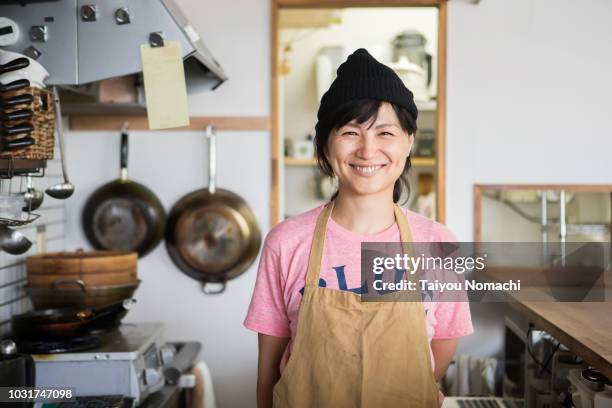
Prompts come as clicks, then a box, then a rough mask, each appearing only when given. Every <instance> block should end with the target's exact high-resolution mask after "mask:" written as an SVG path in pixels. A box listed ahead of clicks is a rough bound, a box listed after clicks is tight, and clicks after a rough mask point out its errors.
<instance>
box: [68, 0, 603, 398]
mask: <svg viewBox="0 0 612 408" xmlns="http://www.w3.org/2000/svg"><path fill="white" fill-rule="evenodd" d="M180 3H181V4H183V5H184V7H185V9H186V11H187V13H188V14H189V15H190V17H191V19H192V20H193V24H194V26H196V27H197V29H198V30H200V32H201V33H202V35H203V37H204V38H205V41H206V42H207V45H208V46H209V48H210V49H211V50H212V52H213V53H214V55H215V57H216V58H217V59H218V60H219V61H221V63H222V64H223V66H224V67H225V69H226V71H227V73H228V76H229V77H230V80H229V81H228V82H227V83H226V84H224V85H223V86H222V87H220V88H219V89H218V90H217V91H215V92H214V93H210V94H205V95H199V96H195V97H193V98H192V99H191V104H190V108H191V110H192V113H193V114H202V115H204V114H211V115H267V114H268V113H269V87H270V80H269V70H270V67H269V55H270V48H269V18H270V16H269V2H268V1H265V0H257V1H253V0H228V1H226V2H223V5H222V6H221V5H220V3H218V2H213V1H212V0H205V1H196V0H182V1H180ZM448 7H449V38H448V136H447V137H448V139H447V140H448V141H447V143H448V154H447V221H448V225H449V226H450V228H451V229H452V230H453V231H454V232H455V233H456V234H457V236H458V237H459V239H460V240H470V239H471V238H472V186H473V184H474V183H485V182H486V183H516V182H525V183H537V182H556V183H562V182H572V183H586V182H591V183H595V182H599V183H610V182H612V172H611V171H610V167H609V164H608V163H609V161H608V160H607V159H608V156H609V152H610V149H611V147H612V142H610V141H609V138H608V137H607V136H608V135H607V134H606V132H607V131H608V129H610V128H611V125H612V117H610V115H609V113H608V111H609V109H610V107H611V104H610V102H609V99H608V94H609V91H610V90H612V80H611V79H610V78H611V77H610V76H609V74H608V73H609V72H612V55H610V53H608V52H606V50H608V48H609V41H610V39H612V26H610V25H609V24H608V21H607V20H608V16H610V15H611V14H612V3H610V2H608V1H607V0H588V1H587V0H585V1H581V2H577V1H571V0H562V1H559V0H512V1H508V0H483V1H482V2H481V3H480V4H479V5H478V6H475V5H473V4H471V2H467V1H462V0H451V1H450V2H449V5H448ZM131 142H132V149H131V151H132V154H131V163H132V166H131V175H132V176H133V177H134V178H135V179H137V180H139V181H141V182H144V183H146V184H147V185H149V186H151V187H152V188H153V189H154V190H155V191H156V193H157V194H158V195H159V196H160V198H161V200H162V202H163V203H164V205H165V206H166V207H167V208H169V206H170V205H171V204H172V203H173V202H175V201H176V200H177V199H178V198H179V197H180V196H181V195H182V194H184V193H186V192H188V191H191V190H193V189H195V188H198V187H200V186H201V185H202V184H203V183H204V180H205V177H204V174H205V173H204V169H203V167H204V160H203V157H202V156H203V154H204V141H203V140H202V139H201V135H200V134H199V133H197V132H190V133H185V132H172V131H165V132H134V134H133V136H132V139H131ZM218 145H219V166H220V168H219V171H218V173H219V184H220V185H221V186H223V187H226V188H229V189H232V190H234V191H236V192H238V193H239V194H241V195H243V196H244V197H245V198H246V200H247V201H248V202H249V203H250V204H251V206H252V207H253V209H254V211H255V213H256V215H257V217H258V219H259V220H260V222H261V225H262V227H263V229H264V231H266V230H267V229H268V223H269V219H268V214H269V204H270V203H269V189H270V184H269V180H270V177H269V168H270V166H269V163H270V161H269V135H268V134H267V133H265V132H240V133H238V132H221V133H220V137H219V143H218ZM92 153H93V154H92ZM68 156H69V160H70V161H69V164H70V166H71V171H72V175H73V177H74V181H75V184H76V185H77V188H78V190H77V194H76V197H74V198H73V199H71V200H68V202H67V214H68V216H67V246H68V247H69V248H75V247H79V246H86V243H85V241H84V240H83V237H82V234H81V229H80V210H81V207H82V204H83V200H85V199H86V197H87V195H88V194H89V193H90V192H91V191H92V190H93V189H94V188H96V187H97V186H98V185H99V184H100V183H102V182H103V181H107V180H110V179H112V178H114V177H116V169H115V168H116V166H117V165H118V158H117V156H118V136H117V135H116V134H115V133H107V132H72V133H70V134H69V136H68ZM139 268H140V276H141V278H142V279H143V284H142V287H141V288H140V289H139V291H138V292H137V295H138V300H139V303H138V305H137V306H136V308H135V309H134V311H133V312H130V315H129V316H128V319H127V320H128V321H134V322H135V321H144V320H161V321H164V322H165V323H166V327H167V329H166V334H167V337H168V338H173V339H181V338H183V339H187V338H195V339H198V340H200V341H202V343H203V345H204V350H203V357H204V359H205V360H206V361H207V362H208V364H209V365H210V367H211V371H212V373H213V379H214V382H215V390H216V392H217V397H218V406H219V407H221V408H224V407H248V406H254V397H255V376H256V354H257V353H256V335H254V334H253V333H250V332H248V331H247V330H246V329H243V328H242V325H241V323H242V319H243V317H244V314H245V312H246V309H247V307H248V302H249V299H250V293H251V290H252V286H253V283H254V279H255V268H254V267H253V268H251V269H250V270H249V271H248V272H247V273H245V274H244V275H243V276H241V277H239V278H237V279H236V280H234V281H231V282H230V284H229V286H228V289H227V292H226V293H225V294H223V295H221V296H217V297H210V296H205V295H202V294H201V293H200V292H199V289H198V285H197V283H196V282H195V281H192V280H191V279H189V278H187V277H185V276H183V275H182V274H181V273H180V272H178V270H177V269H176V268H175V267H174V265H173V264H172V263H171V261H170V260H169V258H168V256H167V254H166V252H165V249H164V248H163V245H162V246H160V247H158V248H157V249H156V250H155V251H154V252H153V253H151V254H150V255H148V256H147V257H145V258H144V259H143V260H142V261H141V262H140V265H139ZM487 308H490V307H489V306H487ZM472 309H473V311H474V316H475V323H476V330H477V331H478V332H479V335H478V342H479V343H478V345H476V344H475V342H476V338H475V336H472V337H474V338H473V339H468V340H467V341H462V343H461V344H462V350H467V351H470V352H474V353H481V354H492V353H494V352H497V351H499V348H500V342H499V341H497V340H496V339H494V338H493V337H491V338H490V339H491V341H489V342H483V339H487V335H495V334H498V333H499V327H500V323H501V318H500V315H496V314H493V313H483V312H482V310H481V309H482V308H481V307H479V305H473V307H472Z"/></svg>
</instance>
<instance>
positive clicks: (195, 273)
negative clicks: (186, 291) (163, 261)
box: [166, 124, 261, 294]
mask: <svg viewBox="0 0 612 408" xmlns="http://www.w3.org/2000/svg"><path fill="white" fill-rule="evenodd" d="M215 134H216V129H215V127H214V125H212V124H211V125H208V127H207V128H206V137H207V139H208V155H209V172H208V187H207V188H203V189H200V190H197V191H194V192H192V193H189V194H187V195H185V196H183V197H182V198H181V199H180V200H179V201H178V202H177V203H176V204H174V206H173V207H172V209H171V210H170V213H169V214H168V226H167V228H166V249H167V250H168V253H169V254H170V258H172V261H173V262H174V263H175V264H176V265H177V266H178V267H179V268H180V269H181V270H182V271H183V272H184V273H186V274H187V275H189V276H190V277H192V278H193V279H196V280H198V281H200V282H202V291H203V292H204V293H206V294H218V293H221V292H223V291H224V290H225V283H226V282H227V281H228V280H230V279H233V278H235V277H237V276H238V275H240V274H242V273H243V272H245V271H246V270H247V269H248V267H249V266H250V265H251V264H252V263H253V261H254V260H255V258H256V257H257V253H258V251H259V246H260V245H261V232H260V230H259V226H258V225H257V220H256V219H255V215H254V214H253V212H252V211H251V209H250V208H249V206H248V204H247V203H246V202H245V201H244V200H243V199H242V197H240V196H239V195H237V194H235V193H233V192H231V191H228V190H223V189H219V188H216V185H215V178H216V146H215ZM209 282H210V283H216V284H218V285H217V288H216V289H213V290H210V289H207V288H206V284H207V283H209Z"/></svg>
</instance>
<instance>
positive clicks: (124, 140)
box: [119, 122, 130, 181]
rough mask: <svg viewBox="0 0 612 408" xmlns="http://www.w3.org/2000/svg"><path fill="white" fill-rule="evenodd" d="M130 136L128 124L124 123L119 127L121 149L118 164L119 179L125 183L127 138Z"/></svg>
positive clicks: (126, 176)
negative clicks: (119, 165)
mask: <svg viewBox="0 0 612 408" xmlns="http://www.w3.org/2000/svg"><path fill="white" fill-rule="evenodd" d="M129 136H130V134H129V132H128V123H127V122H125V123H124V124H123V126H122V127H121V149H120V156H119V162H120V163H121V170H120V173H119V179H121V180H122V181H126V180H127V179H128V138H129Z"/></svg>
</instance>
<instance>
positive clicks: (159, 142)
mask: <svg viewBox="0 0 612 408" xmlns="http://www.w3.org/2000/svg"><path fill="white" fill-rule="evenodd" d="M179 4H181V5H182V6H183V8H184V10H185V11H186V14H187V15H189V17H190V19H191V21H192V23H193V25H194V27H195V28H196V29H197V30H198V31H199V33H200V34H201V36H202V37H203V39H204V41H205V43H206V45H207V46H208V48H209V49H210V50H211V52H212V53H213V55H214V56H215V58H216V59H217V60H218V61H220V62H221V64H222V65H223V68H224V69H225V71H226V74H227V76H228V77H229V78H230V79H229V81H227V82H226V83H225V84H223V85H222V86H221V87H219V88H218V89H217V90H216V91H214V92H212V93H208V94H201V95H194V96H191V97H190V100H189V102H190V103H189V107H190V110H191V114H192V115H219V116H232V115H236V116H242V115H244V116H250V115H252V116H265V115H268V114H269V111H270V108H269V105H270V96H269V95H270V90H269V89H270V79H269V76H270V75H269V73H270V62H269V60H270V50H269V48H270V47H269V38H270V35H269V32H270V28H269V22H270V17H269V15H270V11H269V9H270V5H269V3H268V2H267V1H265V0H257V1H255V0H231V1H226V2H223V3H220V2H215V1H212V0H205V1H203V0H179ZM269 139H270V138H269V134H268V133H267V132H225V131H220V132H219V134H218V138H217V152H218V155H217V162H218V170H217V176H218V178H217V182H218V186H219V187H221V188H226V189H229V190H232V191H234V192H236V193H238V194H240V195H241V196H242V197H244V198H245V200H246V201H247V202H248V203H249V204H250V206H251V208H252V209H253V211H254V212H255V215H256V217H257V219H258V221H259V223H260V226H261V228H262V229H263V232H264V233H266V232H267V230H268V227H269V213H270V202H269V197H270V144H269ZM67 146H68V148H67V150H68V160H69V165H70V171H71V175H72V177H73V178H74V183H75V184H76V186H77V191H76V193H75V197H73V198H72V199H71V200H68V201H67V214H68V218H67V243H66V245H67V247H68V248H77V247H86V248H87V247H88V244H87V242H86V240H85V239H84V236H83V233H82V229H81V223H80V218H81V209H82V206H83V204H84V201H85V200H86V199H87V197H88V196H89V194H91V192H92V191H93V190H94V189H95V188H97V187H99V186H100V185H101V184H102V183H104V182H106V181H110V180H112V179H114V178H116V177H117V176H118V171H119V170H118V168H119V134H118V131H117V132H70V134H69V135H68V140H67ZM206 154H207V153H206V141H205V139H204V133H203V132H173V131H163V132H132V134H131V137H130V171H129V172H130V177H132V178H133V179H135V180H137V181H139V182H141V183H144V184H145V185H147V186H149V187H150V188H151V189H152V190H153V191H154V192H155V193H156V194H157V195H158V196H159V198H160V200H161V201H162V203H163V204H164V207H165V208H166V209H167V210H169V209H170V207H171V206H172V204H173V203H174V202H176V201H177V200H178V199H179V198H180V197H181V196H182V195H183V194H186V193H188V192H190V191H193V190H195V189H198V188H201V187H203V186H204V184H205V183H206V182H207V172H206V168H207V159H206V157H207V156H206ZM138 267H139V276H140V279H142V285H141V287H140V288H139V289H138V291H137V292H136V297H137V299H138V303H137V305H135V308H134V309H133V310H132V311H130V313H129V315H128V316H127V319H126V321H128V322H142V321H162V322H164V323H165V325H166V332H165V333H166V338H168V339H195V340H198V341H201V342H202V344H203V351H202V354H201V356H202V358H203V359H204V360H205V361H206V362H207V364H208V365H209V366H210V370H211V372H212V375H213V381H214V386H215V392H216V396H217V406H218V407H219V408H230V407H249V406H254V398H255V381H256V365H257V335H256V334H254V333H252V332H250V331H248V330H246V329H245V328H244V327H243V326H242V321H243V319H244V316H245V315H246V311H247V307H248V304H249V301H250V298H251V292H252V289H253V285H254V282H255V275H256V268H255V266H253V267H251V268H250V269H249V270H248V271H247V272H246V273H245V274H243V275H242V276H240V277H238V278H237V279H235V280H232V281H230V282H229V284H228V287H227V290H226V292H225V293H224V294H223V295H220V296H207V295H204V294H202V293H201V291H200V286H199V285H198V283H197V282H196V281H194V280H192V279H191V278H189V277H187V276H186V275H184V274H182V273H181V272H180V271H179V270H178V269H177V268H176V267H175V266H174V264H173V263H172V261H171V260H170V258H169V257H168V255H167V252H166V249H165V248H164V244H163V242H162V244H160V246H159V247H157V248H156V249H155V250H154V251H153V252H152V253H150V254H149V255H147V256H146V257H145V258H143V259H142V260H141V261H140V262H139V265H138Z"/></svg>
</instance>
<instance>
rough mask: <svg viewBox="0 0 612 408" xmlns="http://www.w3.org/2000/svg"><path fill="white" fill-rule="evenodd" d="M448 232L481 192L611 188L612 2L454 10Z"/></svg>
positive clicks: (541, 1)
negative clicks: (484, 186) (522, 187)
mask: <svg viewBox="0 0 612 408" xmlns="http://www.w3.org/2000/svg"><path fill="white" fill-rule="evenodd" d="M448 7H449V30H448V124H447V126H448V130H447V146H448V148H447V150H448V154H447V180H446V183H447V206H446V207H447V223H448V225H449V226H450V227H451V228H452V229H453V231H455V233H456V234H457V236H458V237H459V239H462V240H466V241H467V240H470V239H471V238H472V222H473V217H472V202H473V201H472V194H473V193H472V186H473V184H475V183H612V168H611V167H610V150H611V148H612V141H611V140H610V129H611V128H612V116H611V115H610V113H609V112H610V109H611V108H612V102H611V101H610V96H609V95H610V92H611V91H612V76H611V75H610V72H612V53H610V52H609V50H610V41H611V40H612V25H611V24H610V23H609V17H610V15H612V2H610V1H607V0H586V1H575V0H562V1H559V0H512V1H508V0H483V1H482V2H481V3H480V4H479V5H478V6H474V5H472V4H469V3H467V2H462V1H450V2H449V4H448Z"/></svg>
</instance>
